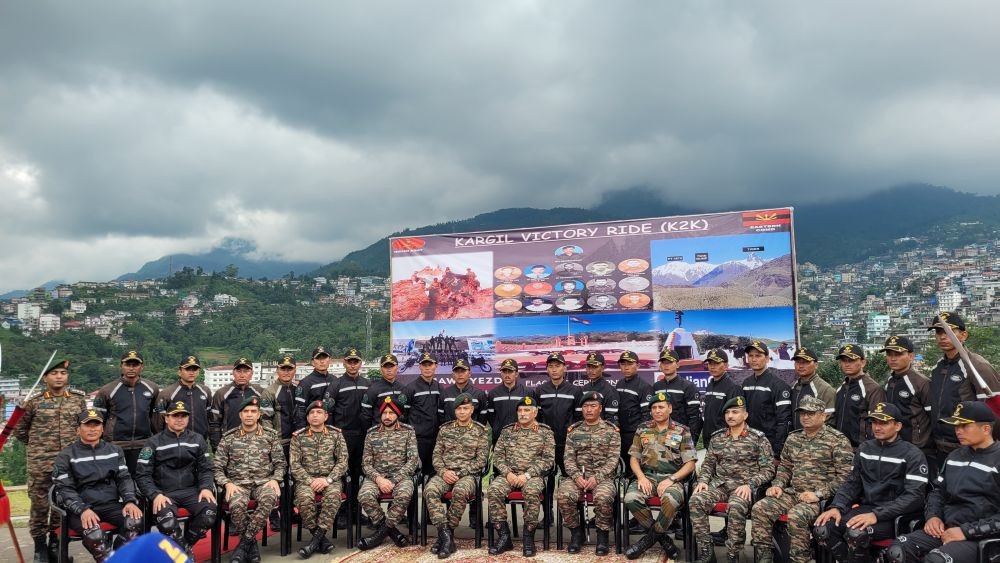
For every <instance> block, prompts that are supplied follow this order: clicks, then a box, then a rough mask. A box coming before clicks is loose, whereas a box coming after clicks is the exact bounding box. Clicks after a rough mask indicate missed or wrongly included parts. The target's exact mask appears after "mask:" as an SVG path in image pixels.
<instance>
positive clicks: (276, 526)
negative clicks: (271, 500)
mask: <svg viewBox="0 0 1000 563" xmlns="http://www.w3.org/2000/svg"><path fill="white" fill-rule="evenodd" d="M267 525H268V527H270V528H271V529H272V530H273V531H275V532H277V531H280V530H281V515H280V514H278V511H277V509H275V510H272V511H271V514H270V515H268V517H267Z"/></svg>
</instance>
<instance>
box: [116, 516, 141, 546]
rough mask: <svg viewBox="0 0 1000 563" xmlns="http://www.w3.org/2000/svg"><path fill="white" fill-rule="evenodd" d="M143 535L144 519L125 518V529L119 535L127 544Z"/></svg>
mask: <svg viewBox="0 0 1000 563" xmlns="http://www.w3.org/2000/svg"><path fill="white" fill-rule="evenodd" d="M141 533H142V518H132V517H131V516H126V517H125V529H124V530H122V533H121V534H119V535H120V536H121V537H122V538H123V539H124V540H125V541H126V542H128V541H131V540H133V539H135V538H136V537H138V536H139V534H141Z"/></svg>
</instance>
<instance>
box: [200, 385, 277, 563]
mask: <svg viewBox="0 0 1000 563" xmlns="http://www.w3.org/2000/svg"><path fill="white" fill-rule="evenodd" d="M223 389H225V388H223ZM235 412H236V413H237V416H239V420H240V423H239V426H237V427H236V428H233V429H232V430H230V431H228V432H226V433H225V435H223V436H222V440H221V441H220V442H219V447H218V448H216V450H215V460H214V465H215V466H214V468H213V469H214V471H215V482H216V483H217V484H219V485H220V486H221V487H223V491H224V493H225V500H226V502H228V503H229V510H230V511H231V512H232V517H233V528H235V530H236V533H238V534H239V536H240V543H239V545H237V546H236V549H234V550H233V553H232V555H231V556H230V559H229V560H230V561H231V562H232V563H243V562H246V561H260V550H259V548H258V546H257V532H260V531H261V530H262V529H264V527H265V523H266V520H267V517H268V515H269V514H271V511H272V510H274V507H275V505H277V503H278V496H279V495H280V494H281V485H280V483H281V481H282V479H284V477H285V468H286V467H287V465H286V464H285V454H284V452H282V451H281V442H280V441H279V440H278V434H277V432H275V431H274V430H272V429H271V428H267V427H265V426H263V425H262V424H260V398H259V397H258V396H256V395H250V396H248V397H247V398H246V399H244V401H243V403H242V404H241V405H240V406H239V408H238V409H236V410H235ZM250 499H253V500H256V501H257V509H256V510H254V511H253V513H252V514H250V513H248V511H247V504H248V503H249V502H250Z"/></svg>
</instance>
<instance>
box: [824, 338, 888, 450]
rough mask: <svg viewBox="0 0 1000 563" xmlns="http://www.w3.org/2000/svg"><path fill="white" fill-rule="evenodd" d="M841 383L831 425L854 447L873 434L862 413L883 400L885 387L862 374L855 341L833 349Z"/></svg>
mask: <svg viewBox="0 0 1000 563" xmlns="http://www.w3.org/2000/svg"><path fill="white" fill-rule="evenodd" d="M837 361H838V362H839V364H840V371H841V372H842V373H843V374H844V383H842V384H841V385H840V387H839V388H837V406H836V407H835V412H834V422H833V427H834V428H836V429H837V430H840V431H841V432H842V433H843V434H844V435H845V436H847V439H848V440H850V441H851V447H853V448H857V447H858V445H860V444H861V442H864V441H865V440H870V439H871V438H872V437H873V434H872V432H871V424H870V423H869V421H868V420H867V419H866V418H865V414H866V413H867V412H868V411H869V410H871V409H872V407H873V406H874V405H875V404H876V403H884V402H885V389H882V387H881V386H879V384H878V383H876V382H875V380H874V379H872V377H871V376H870V375H868V374H867V373H865V371H864V370H865V351H864V350H863V349H862V348H861V346H858V345H857V344H845V345H843V346H841V347H840V351H838V352H837Z"/></svg>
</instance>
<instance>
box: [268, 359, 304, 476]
mask: <svg viewBox="0 0 1000 563" xmlns="http://www.w3.org/2000/svg"><path fill="white" fill-rule="evenodd" d="M277 370H278V371H277V376H278V378H277V379H276V380H275V382H274V383H272V384H270V385H268V386H267V389H264V391H262V392H261V394H260V413H261V416H260V421H261V424H263V425H264V426H269V427H271V428H272V429H273V430H274V431H275V432H277V433H278V436H279V437H280V438H281V447H282V448H284V450H285V455H286V457H287V455H288V443H289V442H290V441H291V439H292V432H293V431H294V430H295V382H294V381H293V380H294V379H295V358H293V357H291V356H282V357H281V359H280V360H279V361H278V366H277Z"/></svg>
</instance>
